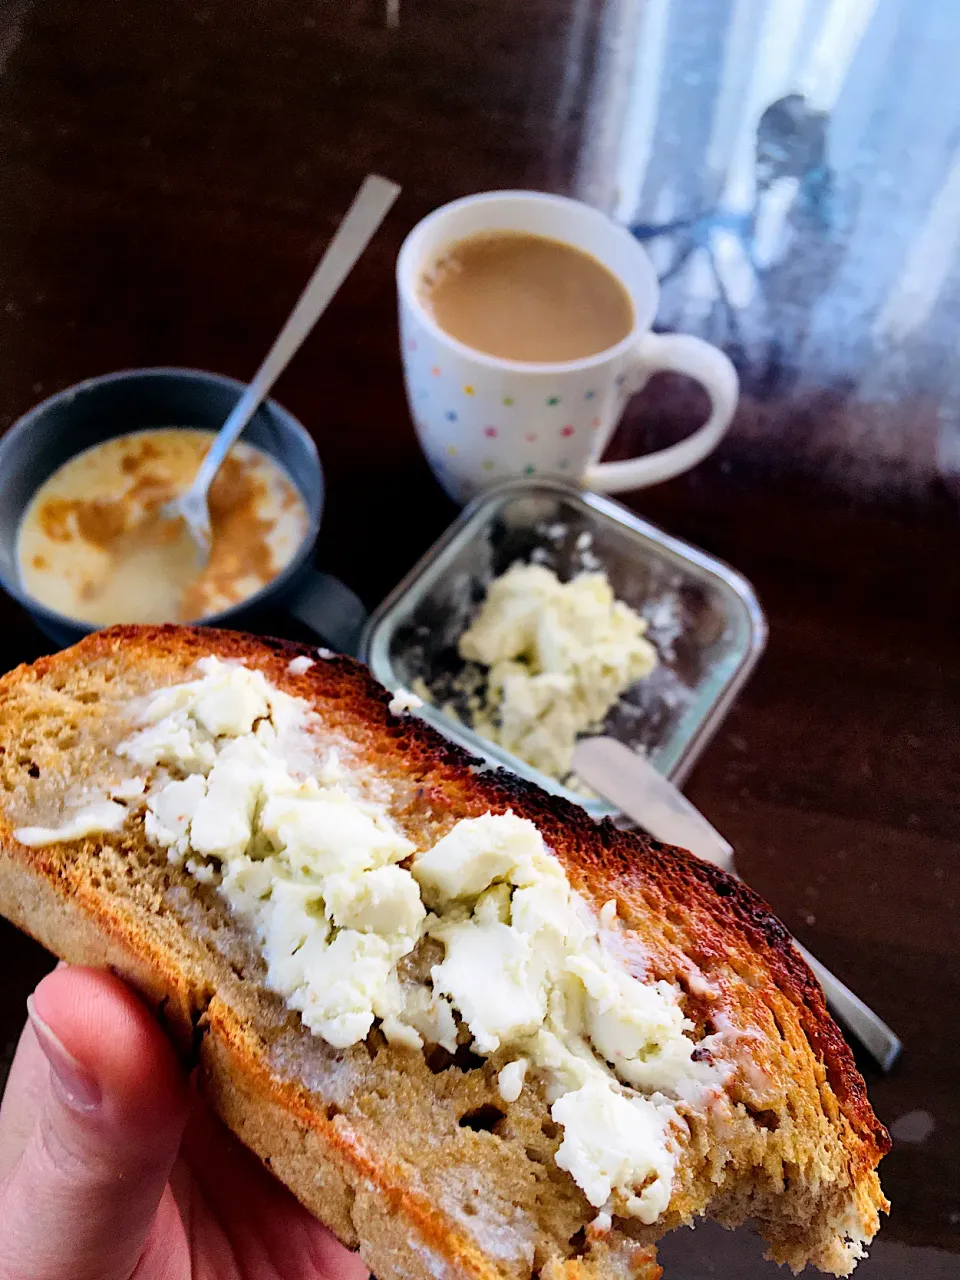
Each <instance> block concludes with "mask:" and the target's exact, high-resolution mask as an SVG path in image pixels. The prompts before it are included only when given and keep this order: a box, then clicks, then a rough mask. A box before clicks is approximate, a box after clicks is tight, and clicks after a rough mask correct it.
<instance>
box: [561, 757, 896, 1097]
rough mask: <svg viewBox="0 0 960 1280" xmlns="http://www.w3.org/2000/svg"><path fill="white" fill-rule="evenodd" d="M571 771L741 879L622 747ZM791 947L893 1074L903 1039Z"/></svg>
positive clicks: (670, 792)
mask: <svg viewBox="0 0 960 1280" xmlns="http://www.w3.org/2000/svg"><path fill="white" fill-rule="evenodd" d="M573 770H574V772H575V773H576V774H577V776H578V777H579V778H581V779H582V780H583V781H584V782H585V783H586V784H587V786H588V787H590V788H591V790H593V791H596V793H597V794H598V795H600V796H603V798H604V799H605V800H609V801H610V803H611V804H613V805H616V807H617V808H618V809H619V810H620V811H621V812H622V813H624V814H626V816H627V817H628V818H631V819H632V820H633V821H634V822H636V823H639V825H640V826H641V827H643V829H644V830H645V831H648V832H649V833H650V835H652V836H653V837H654V839H655V840H662V841H663V842H664V844H676V845H680V846H681V847H682V848H684V849H689V850H690V852H691V853H695V854H696V855H697V857H699V858H703V859H704V860H705V861H707V862H713V863H715V864H716V865H717V866H719V867H722V868H723V869H724V871H728V872H729V873H730V874H731V875H736V874H737V873H736V871H735V870H734V867H733V848H732V847H731V845H730V844H729V843H728V842H727V841H726V840H724V838H723V836H721V835H720V833H719V832H718V831H716V830H714V828H713V827H712V826H711V825H710V823H709V822H708V821H707V820H706V818H705V817H704V816H703V814H702V813H700V812H699V810H698V809H696V808H695V806H694V805H692V804H691V803H690V801H689V800H688V799H687V797H686V796H685V795H683V793H682V792H681V791H680V790H679V789H678V788H677V787H675V786H674V785H673V783H672V782H671V781H670V780H669V779H668V778H665V777H663V775H662V774H660V773H658V772H657V771H656V769H655V768H654V767H653V765H652V764H650V763H649V761H647V760H646V759H645V758H644V757H643V756H641V755H638V754H637V752H635V751H631V749H630V748H629V747H627V746H625V745H624V744H623V743H622V742H617V741H616V740H615V739H614V738H581V739H580V741H579V742H578V743H577V745H576V749H575V750H574V753H573ZM793 945H794V946H795V947H796V949H797V950H798V951H799V952H800V954H801V955H802V956H803V958H804V960H805V961H806V962H807V964H808V965H809V966H810V968H811V969H812V970H813V972H814V974H815V975H816V977H817V980H818V981H819V983H820V985H821V987H822V988H823V994H824V995H825V997H826V1000H827V1004H828V1005H829V1006H830V1011H831V1012H832V1013H833V1015H834V1017H835V1018H836V1019H837V1021H838V1022H841V1023H843V1025H844V1026H845V1027H846V1028H847V1030H848V1031H850V1032H852V1033H853V1035H855V1036H856V1038H857V1039H858V1040H859V1041H860V1043H861V1044H862V1045H863V1047H864V1048H865V1049H866V1050H867V1052H868V1053H869V1054H870V1056H871V1058H873V1060H874V1061H875V1062H876V1063H877V1065H878V1066H879V1067H880V1070H881V1071H883V1072H888V1071H890V1069H891V1068H892V1067H893V1064H894V1063H895V1062H896V1060H897V1058H898V1057H899V1056H900V1050H901V1049H902V1047H903V1045H902V1043H901V1041H900V1039H899V1037H898V1036H896V1035H895V1034H894V1032H893V1031H892V1030H891V1029H890V1028H889V1027H888V1026H887V1024H886V1023H885V1022H884V1021H883V1019H882V1018H880V1017H879V1016H878V1015H877V1014H876V1013H874V1011H873V1010H872V1009H871V1008H870V1006H869V1005H867V1004H865V1003H864V1002H863V1001H862V1000H861V999H860V997H859V996H858V995H855V994H854V992H852V991H851V990H850V988H849V987H848V986H846V985H845V984H844V983H843V982H841V981H840V979H839V978H837V977H835V976H834V974H832V973H831V972H830V970H829V969H827V968H825V967H824V966H823V965H822V964H821V963H820V961H819V960H817V959H816V957H815V956H812V955H811V954H810V952H809V951H808V950H807V949H806V947H804V946H802V945H801V943H799V942H798V941H797V940H796V938H794V939H793Z"/></svg>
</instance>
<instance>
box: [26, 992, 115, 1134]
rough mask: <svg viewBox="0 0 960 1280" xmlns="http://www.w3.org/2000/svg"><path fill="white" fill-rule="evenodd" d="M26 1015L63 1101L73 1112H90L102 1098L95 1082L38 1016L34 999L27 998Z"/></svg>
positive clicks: (31, 997)
mask: <svg viewBox="0 0 960 1280" xmlns="http://www.w3.org/2000/svg"><path fill="white" fill-rule="evenodd" d="M27 1013H28V1015H29V1017H30V1025H31V1026H32V1027H33V1030H34V1034H35V1035H36V1037H37V1041H38V1042H39V1045H40V1048H41V1049H42V1050H43V1052H44V1056H45V1057H46V1059H47V1061H48V1062H49V1063H50V1070H51V1071H52V1072H53V1082H54V1087H55V1088H56V1089H57V1091H58V1092H59V1094H60V1097H61V1098H62V1100H63V1101H64V1102H65V1103H66V1104H67V1105H68V1106H70V1107H73V1108H74V1109H75V1110H76V1111H93V1110H94V1109H95V1108H96V1107H98V1106H99V1105H100V1102H101V1096H102V1095H101V1093H100V1086H99V1085H98V1084H97V1082H96V1080H94V1078H93V1076H91V1075H90V1073H89V1071H87V1070H86V1068H85V1067H84V1066H83V1065H82V1064H81V1063H79V1062H78V1061H77V1059H76V1058H75V1057H74V1056H73V1054H72V1053H71V1052H70V1050H69V1049H68V1048H67V1047H66V1046H65V1045H64V1044H63V1042H62V1041H61V1040H60V1038H59V1037H58V1036H57V1035H55V1034H54V1032H53V1031H51V1030H50V1028H49V1027H48V1026H47V1024H46V1023H45V1022H44V1020H43V1019H42V1018H41V1017H40V1015H39V1013H37V1006H36V1004H35V1003H34V999H33V996H27Z"/></svg>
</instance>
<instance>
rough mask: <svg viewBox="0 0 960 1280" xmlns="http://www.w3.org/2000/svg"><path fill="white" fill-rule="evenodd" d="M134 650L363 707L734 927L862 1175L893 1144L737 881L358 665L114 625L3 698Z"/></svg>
mask: <svg viewBox="0 0 960 1280" xmlns="http://www.w3.org/2000/svg"><path fill="white" fill-rule="evenodd" d="M131 648H132V649H137V648H147V649H152V650H153V651H154V652H158V651H159V652H161V653H164V654H165V655H167V656H170V657H175V658H176V660H177V662H178V663H179V664H180V665H182V666H183V667H184V668H185V669H186V668H187V667H189V666H190V665H191V664H192V663H193V662H195V661H196V660H197V659H198V658H201V657H204V656H206V655H207V654H210V653H215V654H216V655H217V656H218V657H220V658H225V659H230V658H233V659H235V660H244V661H249V662H251V663H253V664H254V665H256V666H258V667H259V668H260V669H261V670H263V672H264V674H265V675H266V676H267V677H268V678H269V679H270V680H271V681H272V682H273V683H274V684H276V685H278V686H280V687H286V688H287V689H288V691H291V692H294V693H296V694H298V695H299V696H302V697H305V698H307V699H308V700H309V699H310V698H311V696H312V697H313V698H314V699H315V700H316V701H318V702H319V703H320V704H322V703H324V702H327V703H329V702H331V701H333V702H337V701H344V702H350V703H352V704H353V705H354V706H355V707H356V706H362V709H363V713H364V715H365V717H366V718H367V719H368V722H369V724H370V728H371V731H373V732H379V733H380V734H382V735H386V736H389V737H391V738H392V739H393V740H394V742H395V743H396V746H397V748H398V750H400V751H403V752H405V753H406V755H407V758H408V759H409V760H410V762H411V766H412V771H422V772H423V774H424V776H425V777H426V776H427V775H428V774H434V775H436V774H437V773H440V774H441V776H442V777H443V780H444V781H447V782H449V783H452V784H455V785H459V786H461V787H465V788H469V790H470V791H472V792H473V794H474V795H476V796H477V797H478V798H479V799H480V800H481V801H482V803H484V804H485V805H486V806H487V807H489V808H490V809H492V810H495V811H497V810H499V811H503V810H505V809H508V808H511V809H513V810H514V811H515V812H517V813H519V814H521V815H522V816H523V817H525V818H529V819H530V820H531V821H532V822H534V823H535V824H536V825H537V826H538V827H539V828H540V830H541V831H542V832H543V834H544V837H545V838H546V840H547V843H548V844H562V845H563V846H564V847H565V848H567V849H568V850H570V849H572V850H574V851H575V861H576V863H577V864H578V866H577V868H575V869H579V871H580V872H581V873H582V874H583V876H584V878H585V880H587V881H588V878H589V875H590V873H591V872H597V871H601V872H604V873H605V874H607V875H612V876H614V877H615V878H616V879H617V880H618V881H619V882H620V883H622V884H623V885H624V886H625V887H626V886H629V885H630V884H632V883H633V884H637V883H643V882H648V883H651V884H653V885H655V886H656V888H657V889H658V890H659V891H661V892H665V893H666V894H667V895H669V896H670V897H672V898H674V899H675V900H677V901H678V902H690V901H691V900H692V901H696V902H698V903H701V904H704V906H705V909H706V911H707V913H708V914H709V915H710V916H711V917H713V919H715V920H716V921H718V922H719V923H720V924H722V925H725V926H726V927H732V928H733V929H734V930H735V931H736V932H737V933H739V934H740V936H741V937H743V938H744V940H745V942H746V943H747V945H748V946H749V948H750V949H751V950H752V951H754V952H757V953H759V954H760V956H761V957H762V958H763V960H764V961H765V963H766V966H767V968H768V970H769V972H770V976H771V979H772V980H773V982H774V984H775V985H776V986H777V987H778V989H779V990H780V991H781V992H782V993H783V995H784V996H785V997H786V998H788V999H789V1000H790V1001H791V1002H792V1003H793V1004H794V1005H795V1007H796V1008H797V1009H798V1011H799V1013H800V1017H801V1022H802V1026H803V1030H804V1033H805V1035H806V1037H807V1040H808V1042H809V1044H810V1046H811V1049H812V1050H813V1052H814V1054H815V1055H816V1056H817V1057H818V1058H819V1059H820V1060H821V1061H822V1063H823V1066H824V1069H825V1071H826V1074H827V1080H828V1082H829V1084H830V1087H831V1088H832V1090H833V1092H834V1094H835V1095H836V1098H837V1100H838V1102H839V1104H840V1107H841V1110H842V1111H843V1114H844V1115H845V1117H846V1119H847V1121H848V1122H849V1124H850V1126H851V1128H852V1130H853V1132H854V1133H855V1134H856V1136H857V1138H858V1139H859V1141H860V1144H861V1150H860V1159H859V1161H858V1162H857V1163H858V1164H859V1166H860V1168H861V1169H863V1170H868V1169H872V1168H874V1167H875V1166H876V1164H877V1163H878V1162H879V1160H880V1158H881V1157H882V1156H884V1155H885V1154H886V1153H887V1152H888V1151H889V1150H890V1147H891V1140H890V1136H889V1134H888V1133H887V1130H886V1129H885V1128H884V1126H883V1125H882V1124H881V1123H880V1121H879V1120H878V1119H877V1117H876V1115H875V1114H874V1112H873V1108H872V1107H871V1105H870V1102H869V1099H868V1097H867V1091H866V1085H865V1083H864V1080H863V1078H862V1076H861V1075H860V1073H859V1071H858V1070H857V1067H856V1064H855V1062H854V1058H853V1054H852V1052H851V1051H850V1048H849V1046H848V1045H847V1043H846V1041H845V1040H844V1038H843V1036H842V1034H841V1033H840V1030H839V1028H838V1027H837V1025H836V1023H835V1022H834V1021H833V1019H832V1018H831V1017H830V1015H829V1014H828V1012H827V1008H826V1003H825V1001H824V997H823V992H822V990H821V988H820V985H819V983H818V982H817V981H816V979H815V978H814V976H813V974H812V973H811V971H810V969H809V968H808V966H807V964H806V962H805V961H804V960H803V959H802V958H801V956H800V955H799V953H798V952H797V951H796V950H795V949H794V947H793V945H792V942H791V938H790V934H789V932H788V930H787V929H786V928H785V926H784V925H783V924H782V923H781V922H780V921H779V920H778V919H777V918H776V917H775V916H774V915H773V913H772V912H771V910H770V908H769V907H768V906H767V904H766V903H765V902H764V900H763V899H762V898H761V897H760V896H759V894H757V893H755V892H754V891H753V890H752V889H750V888H749V887H748V886H747V885H745V884H744V883H743V882H742V881H740V880H737V879H736V878H734V877H732V876H730V875H728V874H727V873H726V872H725V871H723V870H721V869H720V868H719V867H716V866H714V865H713V864H712V863H708V862H704V861H702V860H701V859H699V858H697V857H695V856H694V855H693V854H691V853H688V852H687V851H686V850H684V849H680V848H677V847H675V846H672V845H666V844H662V843H661V842H660V841H658V840H653V839H651V838H649V837H648V836H644V835H641V834H639V833H637V832H624V831H620V830H618V829H617V828H616V827H615V826H614V825H613V823H612V822H611V821H610V820H609V819H604V820H603V821H602V822H595V821H594V820H593V819H592V818H591V817H590V816H589V814H588V813H587V812H586V810H584V809H582V808H580V807H579V806H578V805H575V804H572V803H571V802H570V801H568V800H565V799H563V798H562V797H560V796H554V795H551V794H549V793H548V792H545V791H543V790H542V789H541V788H540V787H538V786H536V785H535V784H534V783H531V782H528V781H526V780H525V779H523V778H520V777H518V776H517V775H515V774H512V773H510V772H508V771H507V770H502V769H490V768H489V767H488V766H486V764H485V763H484V762H483V761H481V760H479V759H478V758H476V757H474V756H471V755H470V754H469V753H468V752H466V751H464V750H463V749H462V748H461V747H459V746H457V745H455V744H454V743H452V742H450V741H449V740H448V739H447V738H445V737H444V736H443V735H442V734H441V733H439V732H438V731H437V730H436V729H434V728H433V727H432V726H430V725H428V724H426V723H425V722H424V721H422V720H420V719H419V718H418V717H416V716H411V715H402V716H396V715H394V714H393V713H392V712H391V711H390V709H389V703H390V701H391V696H392V695H391V694H390V693H389V692H388V691H387V690H386V689H384V688H383V686H382V685H380V684H379V683H378V682H377V681H376V680H375V679H374V678H373V676H372V675H371V674H370V672H369V671H368V670H367V668H366V667H364V666H363V665H362V664H361V663H359V662H356V661H354V659H352V658H347V657H343V656H342V655H334V656H333V657H330V658H325V659H320V660H316V659H315V654H316V650H315V649H312V648H311V647H310V646H308V645H305V644H298V643H295V642H292V641H287V640H279V639H275V638H271V637H261V636H252V635H248V634H246V633H243V632H236V631H221V630H217V629H214V628H203V627H180V626H174V625H164V626H127V625H123V626H115V627H110V628H108V629H106V630H104V631H99V632H96V633H94V634H92V635H90V636H88V637H86V638H85V639H84V640H82V641H81V642H80V643H79V644H78V645H76V646H74V647H73V648H72V649H69V650H65V651H64V653H62V654H53V655H51V656H50V657H46V658H40V659H38V660H37V661H36V662H35V663H33V664H31V665H29V666H27V665H24V666H21V667H18V668H17V669H16V670H15V671H14V672H11V673H10V674H9V675H7V676H5V677H3V679H2V680H0V692H2V688H3V686H4V685H5V684H6V683H7V681H9V680H13V679H15V678H16V679H22V678H23V677H24V676H25V675H29V676H36V677H39V676H42V675H45V674H47V673H48V672H50V671H52V670H54V669H55V668H56V667H58V666H60V665H62V663H63V662H64V660H65V659H67V660H68V661H70V662H73V661H75V660H76V659H83V658H86V657H90V658H94V657H97V656H100V655H106V654H115V653H122V652H123V651H125V650H129V649H131ZM301 656H303V657H308V658H311V659H313V660H314V665H313V666H311V667H310V668H309V669H308V670H307V671H306V672H304V673H303V674H301V675H297V676H293V675H292V674H291V673H290V672H289V671H288V670H287V665H288V663H289V662H290V661H291V659H293V658H296V657H301Z"/></svg>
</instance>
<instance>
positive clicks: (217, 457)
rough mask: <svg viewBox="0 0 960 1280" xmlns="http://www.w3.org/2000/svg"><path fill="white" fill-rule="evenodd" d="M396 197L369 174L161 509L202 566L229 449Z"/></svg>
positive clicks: (391, 188)
mask: <svg viewBox="0 0 960 1280" xmlns="http://www.w3.org/2000/svg"><path fill="white" fill-rule="evenodd" d="M399 194H400V188H399V187H398V186H397V184H396V183H395V182H389V181H388V180H387V179H386V178H380V177H377V176H376V175H373V174H371V175H370V176H369V177H367V178H365V179H364V181H363V185H362V186H361V188H360V190H359V191H358V192H357V194H356V196H355V197H354V200H353V204H352V205H351V206H350V208H349V210H348V211H347V215H346V217H345V218H344V219H343V221H342V222H341V223H340V226H339V227H338V228H337V230H336V232H335V234H334V236H333V239H332V240H331V241H330V243H329V244H328V245H327V248H326V251H325V252H324V255H323V257H322V258H321V259H320V262H319V264H318V265H317V269H316V270H315V271H314V273H313V275H312V276H311V277H310V282H309V283H308V285H307V287H306V288H305V289H304V291H303V293H302V294H301V295H300V299H299V301H298V302H297V305H296V306H295V307H294V308H293V310H292V311H291V313H290V315H289V316H288V318H287V322H286V324H285V325H284V326H283V328H282V329H281V330H280V333H279V335H278V336H277V339H276V341H275V342H274V344H273V346H272V347H271V348H270V350H269V352H268V353H267V357H266V359H265V360H264V362H263V364H262V365H261V366H260V368H259V369H258V370H257V372H256V375H255V376H254V378H253V381H252V382H251V383H250V385H249V386H248V387H247V389H246V391H245V392H244V393H243V395H242V396H241V397H240V399H239V400H238V401H237V403H236V405H235V406H234V408H233V411H232V412H231V414H230V416H229V417H228V418H227V420H226V422H225V423H224V424H223V426H222V427H221V428H220V430H219V431H218V432H217V437H216V439H215V440H214V442H213V444H212V445H211V446H210V449H209V451H208V452H207V454H206V456H205V457H204V459H203V461H202V462H201V464H200V468H199V470H198V471H197V474H196V476H195V477H194V480H193V483H192V484H191V486H190V488H189V489H188V490H187V491H186V493H183V494H181V495H180V497H178V498H173V499H171V500H170V501H169V502H165V503H164V504H163V506H162V507H161V509H160V518H161V519H162V520H179V521H182V522H183V525H184V526H185V527H186V530H187V533H188V534H189V536H190V538H191V540H192V541H193V543H194V545H195V546H196V549H197V558H198V560H199V562H200V564H201V566H202V565H205V564H206V563H207V561H208V560H209V558H210V544H211V540H212V535H211V530H210V507H209V504H208V502H207V495H208V493H209V491H210V485H211V484H212V482H213V478H214V476H215V475H216V474H217V472H218V471H219V470H220V465H221V463H222V462H223V460H224V458H225V457H226V456H227V454H228V453H229V452H230V450H231V449H232V448H233V445H234V444H235V443H236V441H237V438H238V436H239V435H240V433H241V432H242V431H243V429H244V427H245V426H246V425H247V423H248V422H249V421H250V419H251V418H252V417H253V415H254V414H255V413H256V411H257V409H259V407H260V405H261V403H262V401H263V400H264V399H265V398H266V397H267V396H268V395H269V393H270V389H271V388H272V386H273V384H274V383H275V382H276V380H277V378H279V376H280V374H281V373H283V371H284V369H285V368H286V367H287V365H288V364H289V363H290V360H291V359H292V357H293V356H294V355H295V353H296V352H297V350H298V349H299V347H300V345H301V344H302V342H303V340H304V339H305V338H306V336H307V334H308V333H309V332H310V330H311V329H312V328H313V326H314V325H315V324H316V322H317V320H318V319H319V318H320V316H321V315H322V314H323V313H324V311H325V310H326V308H327V306H328V304H329V302H330V300H331V299H332V298H333V296H334V294H335V293H336V292H337V290H338V289H339V288H340V286H341V285H342V284H343V282H344V280H346V278H347V276H348V275H349V274H350V272H351V270H352V269H353V266H354V264H355V263H356V261H357V259H358V258H359V257H360V255H361V254H362V253H363V251H364V249H365V248H366V247H367V245H368V244H369V243H370V240H371V239H372V238H373V235H374V233H375V232H376V230H377V228H378V227H379V226H380V223H381V222H382V221H383V219H384V218H385V216H386V214H387V211H388V210H389V208H390V206H391V205H392V204H393V202H394V200H396V198H397V196H398V195H399Z"/></svg>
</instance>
